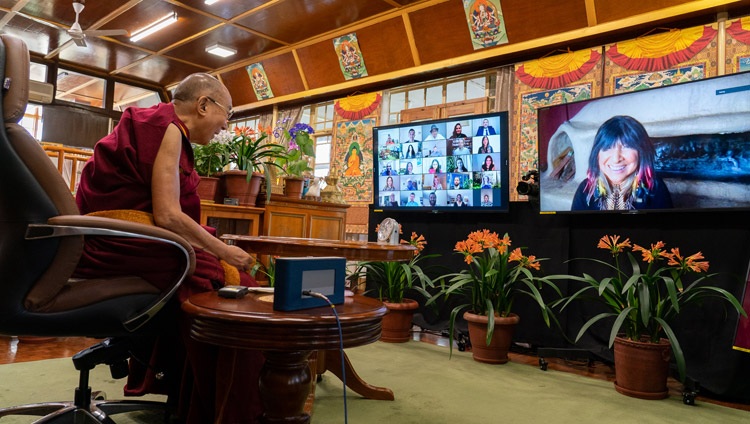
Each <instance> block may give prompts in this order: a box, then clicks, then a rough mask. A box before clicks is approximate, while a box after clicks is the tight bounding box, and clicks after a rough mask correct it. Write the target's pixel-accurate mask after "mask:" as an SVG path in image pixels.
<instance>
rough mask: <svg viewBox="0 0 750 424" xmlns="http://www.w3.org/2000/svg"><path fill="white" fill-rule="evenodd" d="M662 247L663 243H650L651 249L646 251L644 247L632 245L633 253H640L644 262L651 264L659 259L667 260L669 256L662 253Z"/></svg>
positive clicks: (664, 252)
mask: <svg viewBox="0 0 750 424" xmlns="http://www.w3.org/2000/svg"><path fill="white" fill-rule="evenodd" d="M664 246H665V245H664V242H663V241H659V242H656V243H651V249H646V248H645V247H641V246H638V245H637V244H634V245H633V251H634V252H641V254H642V255H643V261H644V262H648V263H652V262H654V261H656V260H659V259H660V258H669V256H670V255H669V253H667V252H666V251H664Z"/></svg>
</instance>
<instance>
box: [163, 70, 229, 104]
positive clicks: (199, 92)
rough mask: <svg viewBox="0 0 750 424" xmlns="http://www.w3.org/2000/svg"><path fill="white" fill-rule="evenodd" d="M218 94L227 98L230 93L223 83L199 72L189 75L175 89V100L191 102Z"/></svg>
mask: <svg viewBox="0 0 750 424" xmlns="http://www.w3.org/2000/svg"><path fill="white" fill-rule="evenodd" d="M217 94H221V97H225V96H228V95H229V92H228V91H227V89H226V87H224V84H222V83H221V81H219V80H218V79H216V78H215V77H213V76H211V75H209V74H206V73H202V72H199V73H196V74H191V75H188V76H187V77H186V78H185V79H183V80H182V81H181V82H180V84H178V85H177V87H176V88H175V89H174V91H173V98H174V100H182V101H191V100H195V99H197V98H198V97H200V96H216V95H217ZM230 98H231V97H230Z"/></svg>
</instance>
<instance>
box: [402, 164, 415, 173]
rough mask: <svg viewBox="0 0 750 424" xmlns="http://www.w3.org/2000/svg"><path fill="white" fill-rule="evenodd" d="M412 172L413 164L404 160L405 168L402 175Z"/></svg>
mask: <svg viewBox="0 0 750 424" xmlns="http://www.w3.org/2000/svg"><path fill="white" fill-rule="evenodd" d="M412 174H414V165H413V164H412V163H411V162H406V170H404V175H412Z"/></svg>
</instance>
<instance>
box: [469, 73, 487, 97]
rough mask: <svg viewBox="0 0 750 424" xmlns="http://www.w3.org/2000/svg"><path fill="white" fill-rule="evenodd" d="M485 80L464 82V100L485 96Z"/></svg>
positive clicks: (482, 78)
mask: <svg viewBox="0 0 750 424" xmlns="http://www.w3.org/2000/svg"><path fill="white" fill-rule="evenodd" d="M485 83H486V78H485V77H480V78H472V79H470V80H468V81H466V98H467V99H479V98H481V97H484V96H485V85H486V84H485Z"/></svg>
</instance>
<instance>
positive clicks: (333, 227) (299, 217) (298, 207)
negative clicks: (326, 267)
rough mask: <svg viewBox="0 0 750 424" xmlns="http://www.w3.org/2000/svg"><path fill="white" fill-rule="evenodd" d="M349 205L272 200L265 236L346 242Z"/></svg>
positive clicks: (264, 222) (269, 204)
mask: <svg viewBox="0 0 750 424" xmlns="http://www.w3.org/2000/svg"><path fill="white" fill-rule="evenodd" d="M347 208H349V205H340V204H336V203H326V202H316V201H311V200H302V199H290V198H275V199H274V198H272V199H271V201H270V202H268V204H266V207H265V213H264V214H263V235H266V236H278V237H305V238H320V239H327V240H344V238H345V236H346V210H347Z"/></svg>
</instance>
